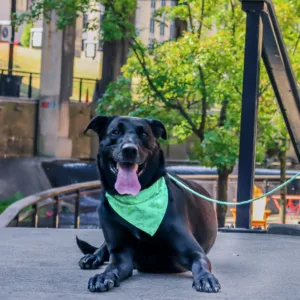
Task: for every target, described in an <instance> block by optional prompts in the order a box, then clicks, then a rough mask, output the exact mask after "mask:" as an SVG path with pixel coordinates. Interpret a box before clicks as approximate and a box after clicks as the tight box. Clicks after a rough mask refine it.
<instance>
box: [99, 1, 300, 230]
mask: <svg viewBox="0 0 300 300" xmlns="http://www.w3.org/2000/svg"><path fill="white" fill-rule="evenodd" d="M183 2H184V4H185V5H178V6H175V7H164V8H163V9H160V10H159V11H157V12H156V18H157V19H160V18H162V17H163V18H164V19H165V20H175V19H181V20H184V21H186V22H187V23H188V24H189V30H188V31H185V32H183V34H182V36H181V37H178V38H177V39H176V40H173V41H168V42H165V43H156V44H155V45H154V48H153V49H147V48H146V47H145V46H144V45H143V44H142V43H141V42H140V41H139V40H138V38H136V39H133V42H132V45H131V48H132V55H131V57H130V58H129V59H128V61H127V64H126V65H125V66H124V67H123V71H124V76H125V77H124V78H120V79H119V80H118V81H117V82H115V83H114V84H113V85H111V86H110V87H109V89H108V90H107V91H106V93H105V94H104V96H103V97H102V99H101V100H100V101H99V107H98V111H99V112H100V113H106V114H114V113H118V114H122V113H123V114H124V113H126V114H127V113H128V111H129V112H130V114H131V115H137V116H147V117H156V118H160V119H161V120H162V121H164V122H165V123H166V124H167V125H168V126H169V130H171V132H172V134H173V135H174V136H176V137H177V138H178V139H179V140H184V139H186V138H187V137H189V136H191V135H194V136H196V137H197V140H198V142H195V144H194V147H193V151H192V155H193V156H195V157H196V158H198V159H200V160H201V162H202V164H204V165H205V166H209V167H216V168H217V170H218V174H219V181H218V193H217V194H218V195H217V197H218V199H221V200H227V189H228V176H229V175H230V173H231V172H232V170H233V168H234V165H235V163H236V160H237V157H238V146H239V133H240V109H241V90H242V69H243V57H244V55H243V54H244V53H243V51H244V35H245V14H244V12H242V10H241V8H240V5H239V2H238V1H225V0H218V1H210V0H189V1H179V4H180V3H183ZM293 4H295V3H293ZM293 4H290V3H289V2H288V1H278V3H277V8H278V9H279V10H280V11H283V10H288V11H289V14H290V15H291V14H293V7H292V5H293ZM280 16H281V17H284V13H281V14H280ZM294 17H295V16H294ZM295 24H298V23H295ZM290 26H293V25H291V24H290ZM286 31H287V32H290V28H289V29H288V27H287V28H286ZM298 33H299V31H298ZM284 34H285V33H284ZM265 76H266V74H265V73H264V77H263V79H265ZM136 78H137V79H138V86H137V87H134V88H133V89H132V90H133V93H131V92H130V88H129V87H128V82H129V81H130V80H134V79H136ZM269 89H270V85H269V83H268V81H267V80H262V84H261V88H260V95H261V96H262V95H265V97H262V98H261V99H262V101H261V103H260V105H262V106H264V103H263V101H264V99H267V100H268V101H269V100H270V97H269V95H268V94H267V91H269ZM124 91H125V92H124ZM272 101H274V100H273V98H272ZM261 113H262V112H261ZM269 113H270V112H269V111H268V112H265V114H267V115H269ZM261 148H262V147H260V149H261ZM217 213H218V223H219V226H220V227H223V226H224V225H225V214H226V206H224V205H219V206H218V208H217Z"/></svg>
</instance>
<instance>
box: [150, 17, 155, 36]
mask: <svg viewBox="0 0 300 300" xmlns="http://www.w3.org/2000/svg"><path fill="white" fill-rule="evenodd" d="M154 29H155V21H154V19H152V18H151V19H150V32H151V33H154Z"/></svg>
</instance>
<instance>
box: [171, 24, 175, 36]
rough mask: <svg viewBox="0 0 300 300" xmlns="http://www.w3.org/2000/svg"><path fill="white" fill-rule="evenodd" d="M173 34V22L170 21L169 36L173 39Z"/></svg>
mask: <svg viewBox="0 0 300 300" xmlns="http://www.w3.org/2000/svg"><path fill="white" fill-rule="evenodd" d="M174 35H175V32H174V22H172V23H171V24H170V38H171V39H173V38H174Z"/></svg>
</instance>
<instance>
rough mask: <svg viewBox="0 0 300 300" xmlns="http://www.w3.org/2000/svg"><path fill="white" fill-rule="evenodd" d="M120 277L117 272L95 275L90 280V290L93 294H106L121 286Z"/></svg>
mask: <svg viewBox="0 0 300 300" xmlns="http://www.w3.org/2000/svg"><path fill="white" fill-rule="evenodd" d="M119 285H120V283H119V277H118V275H117V274H116V273H115V272H108V273H102V274H98V275H95V276H94V277H92V278H91V279H90V280H89V284H88V289H89V290H90V291H91V292H98V293H99V292H106V291H109V290H111V289H112V288H113V287H117V286H119Z"/></svg>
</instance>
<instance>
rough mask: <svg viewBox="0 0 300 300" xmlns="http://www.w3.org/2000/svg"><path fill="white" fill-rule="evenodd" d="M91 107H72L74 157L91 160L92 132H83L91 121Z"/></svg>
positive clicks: (71, 136)
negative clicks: (85, 133)
mask: <svg viewBox="0 0 300 300" xmlns="http://www.w3.org/2000/svg"><path fill="white" fill-rule="evenodd" d="M91 114H92V112H91V105H90V104H80V103H72V104H71V105H70V133H69V134H70V139H71V140H72V157H74V158H91V156H92V155H91V138H90V134H92V133H91V132H89V133H87V134H88V135H84V134H83V132H84V130H85V128H86V126H87V124H88V123H89V122H90V120H91Z"/></svg>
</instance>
